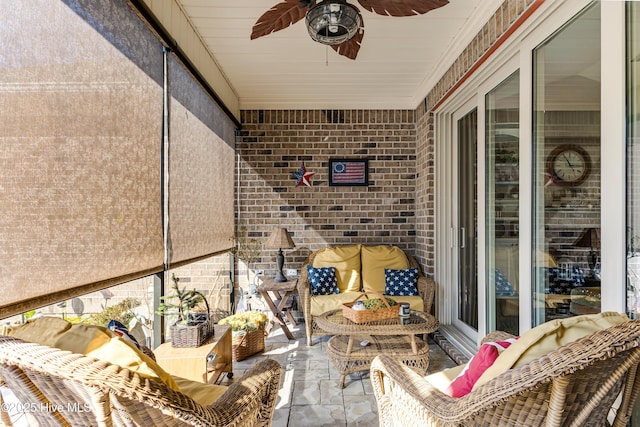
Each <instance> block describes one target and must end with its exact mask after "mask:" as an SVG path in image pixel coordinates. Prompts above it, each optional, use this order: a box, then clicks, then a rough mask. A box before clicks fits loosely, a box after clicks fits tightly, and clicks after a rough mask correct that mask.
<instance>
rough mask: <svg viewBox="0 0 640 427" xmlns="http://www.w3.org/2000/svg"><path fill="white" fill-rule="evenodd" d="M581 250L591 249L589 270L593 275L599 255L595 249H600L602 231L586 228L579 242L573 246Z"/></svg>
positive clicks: (588, 259)
mask: <svg viewBox="0 0 640 427" xmlns="http://www.w3.org/2000/svg"><path fill="white" fill-rule="evenodd" d="M573 245H574V246H578V247H580V248H589V256H588V258H587V261H588V263H589V268H590V269H591V272H592V274H593V269H594V268H595V266H596V263H597V262H598V254H597V253H596V251H595V249H594V248H600V229H599V228H585V229H584V231H583V232H582V234H580V237H578V240H576V241H575V243H574V244H573Z"/></svg>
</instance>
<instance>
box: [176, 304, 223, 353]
mask: <svg viewBox="0 0 640 427" xmlns="http://www.w3.org/2000/svg"><path fill="white" fill-rule="evenodd" d="M198 293H199V292H198ZM200 295H202V294H200ZM202 298H203V301H204V303H205V305H206V307H207V312H206V313H194V314H193V317H194V318H195V321H197V322H198V323H196V324H195V325H178V324H177V322H176V323H174V324H173V325H171V327H170V328H169V330H170V331H171V345H172V346H173V347H200V346H201V345H202V344H203V343H204V342H205V341H206V340H208V339H209V338H210V337H211V336H212V335H213V334H214V326H215V325H214V324H213V319H212V318H211V313H210V310H209V303H208V302H207V299H206V298H205V297H204V295H202Z"/></svg>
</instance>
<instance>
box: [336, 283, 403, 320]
mask: <svg viewBox="0 0 640 427" xmlns="http://www.w3.org/2000/svg"><path fill="white" fill-rule="evenodd" d="M372 298H379V299H380V302H379V303H378V305H377V307H376V308H374V309H372V310H354V309H352V308H351V307H353V304H355V303H356V301H358V300H359V299H363V300H364V299H372ZM399 310H400V307H399V306H398V305H394V306H391V305H389V303H388V302H387V300H386V298H385V297H384V296H382V295H381V294H379V293H377V292H374V291H367V292H362V293H361V294H360V296H358V298H356V299H354V300H353V301H351V302H346V303H344V304H342V316H343V317H344V318H345V319H349V320H351V321H352V322H355V323H366V322H374V321H376V320H383V319H393V318H394V317H398V314H399Z"/></svg>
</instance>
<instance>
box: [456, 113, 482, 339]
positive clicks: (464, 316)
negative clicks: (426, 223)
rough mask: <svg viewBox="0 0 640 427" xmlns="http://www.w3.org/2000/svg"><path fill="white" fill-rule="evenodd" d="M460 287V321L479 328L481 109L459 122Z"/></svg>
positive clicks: (458, 314)
mask: <svg viewBox="0 0 640 427" xmlns="http://www.w3.org/2000/svg"><path fill="white" fill-rule="evenodd" d="M457 134H458V161H457V163H458V177H459V178H458V179H459V180H458V198H457V201H458V225H459V228H458V233H459V236H458V239H459V240H458V241H459V245H458V261H459V262H458V278H459V280H458V288H457V296H458V298H457V320H458V321H459V322H460V323H462V324H463V325H466V326H467V327H469V328H471V329H472V330H474V331H477V330H478V258H477V256H478V255H477V254H478V243H477V242H478V237H477V229H478V191H477V188H478V183H477V182H478V177H477V167H478V161H477V158H478V155H477V152H478V147H477V143H478V137H477V135H478V111H477V110H476V109H474V110H473V111H471V112H469V113H468V114H466V115H465V116H464V117H462V118H461V119H459V120H458V122H457Z"/></svg>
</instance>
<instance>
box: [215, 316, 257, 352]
mask: <svg viewBox="0 0 640 427" xmlns="http://www.w3.org/2000/svg"><path fill="white" fill-rule="evenodd" d="M267 321H268V318H267V315H266V314H264V313H262V312H259V311H248V312H245V313H236V314H234V315H232V316H228V317H225V318H224V319H222V320H220V322H219V324H220V325H229V326H231V331H232V333H231V337H232V338H231V349H232V353H233V361H234V362H236V361H239V360H244V359H246V358H247V357H249V356H251V355H253V354H256V353H259V352H261V351H263V350H264V336H265V331H264V327H265V325H266V324H267Z"/></svg>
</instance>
